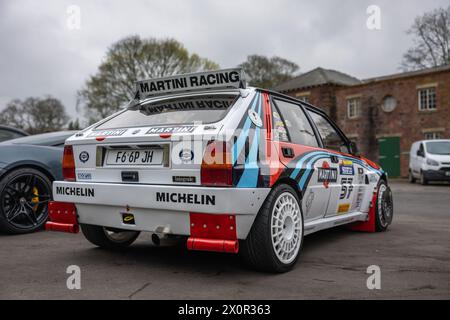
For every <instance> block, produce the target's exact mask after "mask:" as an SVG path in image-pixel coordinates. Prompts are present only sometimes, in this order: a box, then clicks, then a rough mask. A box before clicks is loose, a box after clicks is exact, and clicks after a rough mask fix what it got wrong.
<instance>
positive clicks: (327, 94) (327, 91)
mask: <svg viewBox="0 0 450 320" xmlns="http://www.w3.org/2000/svg"><path fill="white" fill-rule="evenodd" d="M336 88H338V87H337V86H335V85H332V84H326V85H322V86H317V87H311V88H304V89H300V90H296V91H290V92H287V93H286V94H287V95H290V96H292V97H295V98H297V99H299V98H301V97H302V96H307V97H308V102H309V103H310V104H312V105H314V106H316V107H319V108H321V109H322V110H324V111H325V112H326V113H327V114H328V115H329V116H330V117H332V118H333V119H336V93H335V91H336Z"/></svg>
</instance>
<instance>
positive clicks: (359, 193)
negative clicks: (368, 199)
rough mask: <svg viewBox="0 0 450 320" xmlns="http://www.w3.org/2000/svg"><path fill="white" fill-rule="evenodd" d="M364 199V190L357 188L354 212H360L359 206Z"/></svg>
mask: <svg viewBox="0 0 450 320" xmlns="http://www.w3.org/2000/svg"><path fill="white" fill-rule="evenodd" d="M363 197H364V188H361V187H359V188H358V191H357V193H356V200H355V210H356V211H360V210H361V204H362V200H363Z"/></svg>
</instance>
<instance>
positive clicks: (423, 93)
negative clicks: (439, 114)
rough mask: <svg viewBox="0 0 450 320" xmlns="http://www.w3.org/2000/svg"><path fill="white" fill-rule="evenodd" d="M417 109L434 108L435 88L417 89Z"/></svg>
mask: <svg viewBox="0 0 450 320" xmlns="http://www.w3.org/2000/svg"><path fill="white" fill-rule="evenodd" d="M418 94H419V110H420V111H427V110H436V88H435V87H430V88H423V89H419V91H418Z"/></svg>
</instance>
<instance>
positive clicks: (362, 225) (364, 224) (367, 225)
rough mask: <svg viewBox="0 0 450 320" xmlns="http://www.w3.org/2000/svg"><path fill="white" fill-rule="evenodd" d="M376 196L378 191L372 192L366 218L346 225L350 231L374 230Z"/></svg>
mask: <svg viewBox="0 0 450 320" xmlns="http://www.w3.org/2000/svg"><path fill="white" fill-rule="evenodd" d="M377 196H378V193H377V192H374V193H373V196H372V202H371V203H370V209H369V217H368V220H367V221H360V222H355V223H352V224H350V225H348V226H347V228H348V229H350V230H352V231H361V232H376V226H375V219H376V217H375V214H376V205H377Z"/></svg>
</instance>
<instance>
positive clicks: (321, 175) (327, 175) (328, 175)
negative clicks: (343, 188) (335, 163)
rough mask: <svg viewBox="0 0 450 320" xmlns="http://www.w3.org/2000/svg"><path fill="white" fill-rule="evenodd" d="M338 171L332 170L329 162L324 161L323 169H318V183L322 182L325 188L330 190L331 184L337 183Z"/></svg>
mask: <svg viewBox="0 0 450 320" xmlns="http://www.w3.org/2000/svg"><path fill="white" fill-rule="evenodd" d="M337 176H338V173H337V169H336V168H330V165H329V164H328V162H326V161H324V162H323V163H322V167H321V168H318V169H317V182H322V183H323V186H324V187H325V188H327V189H328V185H329V184H330V182H337Z"/></svg>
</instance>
